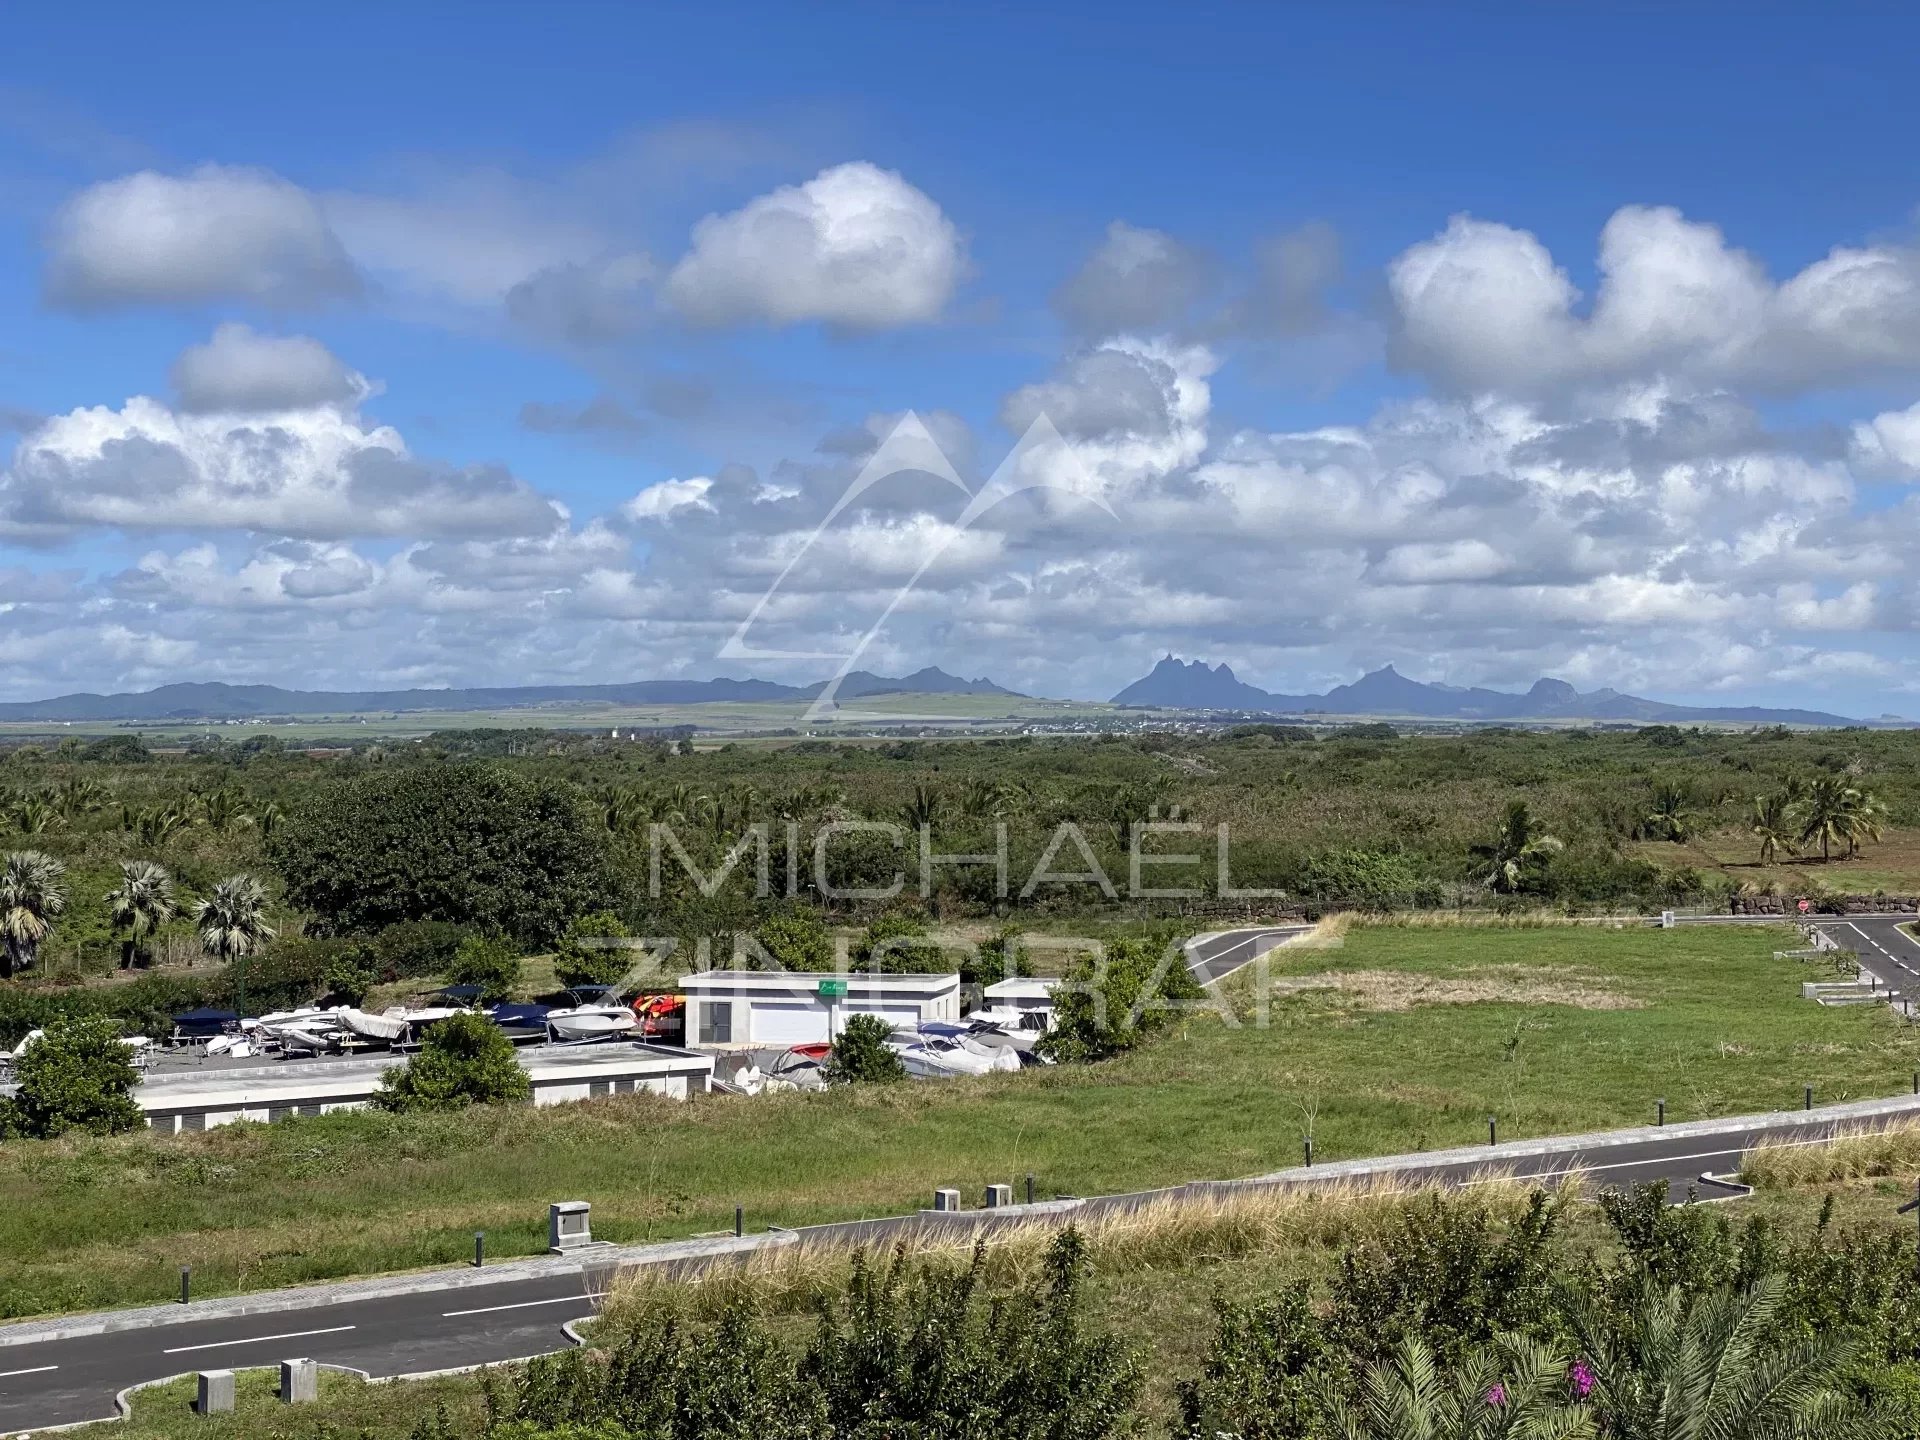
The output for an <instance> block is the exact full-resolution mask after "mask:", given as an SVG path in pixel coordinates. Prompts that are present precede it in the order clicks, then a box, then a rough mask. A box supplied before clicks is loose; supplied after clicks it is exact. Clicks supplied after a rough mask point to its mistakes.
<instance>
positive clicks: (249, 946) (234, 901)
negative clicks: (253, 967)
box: [193, 875, 274, 965]
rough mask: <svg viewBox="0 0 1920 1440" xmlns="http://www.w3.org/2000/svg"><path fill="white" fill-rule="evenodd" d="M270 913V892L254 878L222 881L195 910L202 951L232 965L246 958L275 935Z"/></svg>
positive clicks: (195, 920)
mask: <svg viewBox="0 0 1920 1440" xmlns="http://www.w3.org/2000/svg"><path fill="white" fill-rule="evenodd" d="M266 911H267V892H266V891H265V890H263V889H261V888H260V882H259V881H258V880H256V879H254V878H253V877H252V876H251V875H235V876H233V877H232V878H231V879H227V880H222V881H221V882H220V883H219V884H218V885H216V886H214V887H213V894H212V895H210V896H208V897H207V898H206V899H205V900H202V901H201V902H200V903H199V904H198V905H196V906H194V907H193V923H194V926H195V928H196V929H198V930H199V932H200V948H201V949H203V950H205V951H206V952H207V954H209V955H211V956H213V958H214V959H216V960H220V961H224V962H225V963H227V964H229V965H231V964H232V963H234V962H235V961H236V960H243V959H245V958H246V957H247V956H249V955H251V954H253V952H254V951H256V950H258V949H259V948H260V947H261V945H263V944H264V943H265V942H267V941H268V940H271V939H272V938H273V936H274V929H273V927H272V926H271V925H269V924H267V916H266Z"/></svg>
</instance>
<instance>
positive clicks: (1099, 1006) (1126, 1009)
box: [1040, 937, 1205, 1060]
mask: <svg viewBox="0 0 1920 1440" xmlns="http://www.w3.org/2000/svg"><path fill="white" fill-rule="evenodd" d="M1204 994H1205V991H1203V990H1202V989H1201V986H1200V982H1199V981H1198V980H1196V979H1194V978H1193V972H1192V971H1190V970H1188V969H1187V967H1186V957H1185V955H1184V954H1183V953H1182V951H1181V948H1180V945H1179V943H1178V942H1177V941H1171V940H1169V941H1166V942H1165V943H1164V944H1163V943H1162V942H1161V940H1160V938H1158V937H1154V938H1147V939H1139V940H1120V941H1116V942H1114V943H1112V944H1110V945H1108V946H1107V947H1106V951H1105V953H1104V954H1103V955H1100V956H1088V957H1087V958H1085V959H1083V960H1082V961H1081V962H1080V963H1079V965H1078V966H1076V967H1075V969H1074V971H1073V972H1072V974H1070V975H1069V976H1068V977H1067V982H1066V983H1065V984H1062V985H1061V986H1060V987H1059V988H1057V989H1056V990H1055V991H1054V1028H1053V1029H1052V1030H1051V1031H1050V1032H1048V1033H1047V1034H1046V1035H1044V1036H1042V1037H1041V1040H1040V1048H1041V1049H1042V1051H1043V1052H1044V1053H1046V1054H1048V1055H1050V1056H1052V1057H1053V1058H1054V1059H1056V1060H1105V1059H1107V1058H1109V1057H1111V1056H1114V1055H1118V1054H1120V1053H1121V1052H1122V1051H1125V1050H1130V1049H1132V1048H1133V1047H1134V1046H1135V1045H1137V1044H1138V1043H1139V1042H1140V1041H1141V1040H1142V1039H1144V1038H1145V1037H1147V1036H1149V1035H1151V1034H1153V1033H1154V1032H1155V1031H1158V1030H1162V1029H1164V1028H1166V1026H1167V1025H1169V1024H1170V1023H1172V1020H1173V1017H1174V1016H1175V1015H1177V1014H1179V1013H1180V1012H1181V1011H1182V1010H1183V1009H1184V1008H1185V1007H1186V1005H1187V1004H1188V1002H1191V1001H1193V1000H1197V999H1199V998H1200V997H1201V996H1202V995H1204Z"/></svg>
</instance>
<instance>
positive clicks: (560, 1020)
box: [547, 1008, 640, 1040]
mask: <svg viewBox="0 0 1920 1440" xmlns="http://www.w3.org/2000/svg"><path fill="white" fill-rule="evenodd" d="M639 1023H640V1017H639V1016H637V1015H635V1014H634V1013H633V1012H632V1011H631V1010H612V1009H598V1008H596V1009H586V1008H582V1009H579V1010H554V1011H550V1012H549V1013H548V1015H547V1028H548V1029H549V1030H551V1031H553V1033H554V1034H555V1035H557V1036H559V1037H560V1039H562V1040H610V1039H612V1038H613V1037H614V1036H616V1035H625V1034H627V1033H628V1032H629V1031H631V1030H632V1029H633V1028H634V1027H635V1026H636V1025H638V1024H639Z"/></svg>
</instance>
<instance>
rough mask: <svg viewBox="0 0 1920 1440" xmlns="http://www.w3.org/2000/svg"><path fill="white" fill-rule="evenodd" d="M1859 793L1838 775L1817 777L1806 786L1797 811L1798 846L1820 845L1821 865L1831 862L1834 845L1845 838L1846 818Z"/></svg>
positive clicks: (1847, 820)
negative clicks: (1798, 819)
mask: <svg viewBox="0 0 1920 1440" xmlns="http://www.w3.org/2000/svg"><path fill="white" fill-rule="evenodd" d="M1858 796H1859V791H1857V790H1855V789H1854V788H1853V787H1852V786H1850V785H1849V784H1847V782H1846V781H1845V780H1842V779H1841V778H1840V777H1839V776H1838V775H1820V776H1816V777H1815V778H1814V781H1813V783H1812V784H1810V785H1808V786H1807V798H1806V799H1805V800H1804V801H1803V802H1802V803H1801V808H1800V843H1801V844H1802V845H1805V844H1808V843H1809V842H1811V841H1814V840H1818V841H1819V842H1820V860H1821V863H1822V864H1825V863H1826V862H1827V861H1829V860H1831V859H1832V858H1833V842H1834V841H1836V840H1845V839H1846V838H1847V827H1848V825H1849V823H1850V820H1849V816H1850V815H1851V813H1852V812H1853V810H1854V808H1855V806H1856V804H1857V800H1858Z"/></svg>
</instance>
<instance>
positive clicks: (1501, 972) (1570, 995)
mask: <svg viewBox="0 0 1920 1440" xmlns="http://www.w3.org/2000/svg"><path fill="white" fill-rule="evenodd" d="M1273 989H1274V993H1275V994H1276V995H1281V996H1286V995H1299V994H1306V993H1331V994H1332V995H1333V996H1335V997H1337V999H1338V1001H1339V1002H1340V1004H1341V1006H1342V1008H1345V1009H1353V1010H1389V1011H1402V1010H1411V1009H1413V1008H1414V1007H1415V1006H1416V1005H1484V1004H1496V1005H1570V1006H1572V1007H1573V1008H1575V1009H1577V1010H1643V1009H1645V1008H1646V1003H1647V1002H1646V1001H1644V1000H1642V999H1640V998H1639V997H1638V996H1636V995H1628V994H1625V993H1623V992H1622V991H1620V990H1617V989H1615V988H1613V986H1612V985H1611V984H1610V983H1609V982H1608V980H1607V978H1606V977H1605V976H1602V975H1593V974H1589V973H1587V972H1586V971H1583V970H1579V969H1575V968H1573V967H1571V966H1560V965H1555V966H1540V965H1476V966H1473V967H1471V968H1468V969H1464V970H1461V971H1458V972H1457V973H1455V974H1451V975H1423V974H1414V973H1409V972H1406V971H1401V970H1337V971H1330V972H1328V973H1326V974H1323V975H1291V976H1288V977H1286V978H1285V979H1282V980H1277V981H1275V982H1274V987H1273Z"/></svg>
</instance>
